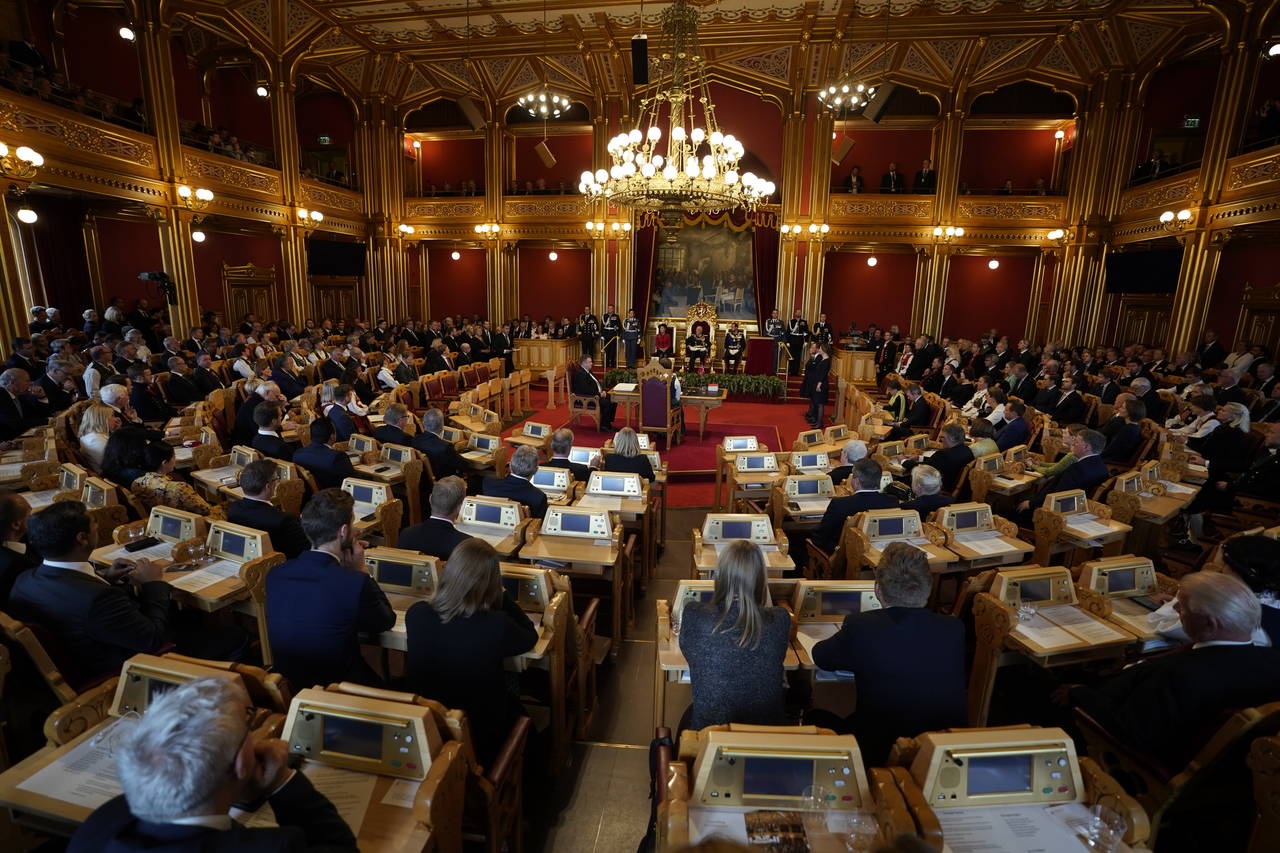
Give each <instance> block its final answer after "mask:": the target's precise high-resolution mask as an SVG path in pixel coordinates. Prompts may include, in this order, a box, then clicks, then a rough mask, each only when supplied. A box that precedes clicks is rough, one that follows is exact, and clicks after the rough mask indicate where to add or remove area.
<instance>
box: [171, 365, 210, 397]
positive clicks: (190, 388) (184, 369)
mask: <svg viewBox="0 0 1280 853" xmlns="http://www.w3.org/2000/svg"><path fill="white" fill-rule="evenodd" d="M168 366H169V381H168V382H167V383H165V393H166V394H167V395H168V397H169V402H170V403H172V404H173V405H175V406H179V407H186V406H190V405H191V404H192V403H195V402H197V401H199V400H203V399H204V398H205V395H204V394H202V393H201V392H200V389H199V388H197V387H196V384H195V382H193V381H192V379H191V368H190V367H188V366H187V362H186V360H185V359H181V358H177V357H174V358H171V359H169V365H168Z"/></svg>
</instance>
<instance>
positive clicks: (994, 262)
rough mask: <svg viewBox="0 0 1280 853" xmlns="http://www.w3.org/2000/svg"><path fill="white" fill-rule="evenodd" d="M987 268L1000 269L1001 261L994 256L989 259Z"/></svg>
mask: <svg viewBox="0 0 1280 853" xmlns="http://www.w3.org/2000/svg"><path fill="white" fill-rule="evenodd" d="M987 269H989V270H998V269H1000V262H999V261H997V260H996V259H995V258H992V259H991V260H989V261H987Z"/></svg>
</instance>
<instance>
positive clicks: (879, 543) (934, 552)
mask: <svg viewBox="0 0 1280 853" xmlns="http://www.w3.org/2000/svg"><path fill="white" fill-rule="evenodd" d="M921 538H923V537H921ZM894 542H907V543H908V544H912V546H913V547H915V548H919V549H920V550H921V551H924V553H925V556H926V557H928V558H929V571H931V572H933V573H934V574H938V573H940V572H945V571H946V570H947V569H948V567H950V566H952V565H953V564H954V563H955V562H956V561H957V560H959V559H960V556H959V555H958V554H956V553H954V552H952V551H951V550H949V549H947V548H943V547H942V546H941V545H934V544H933V543H932V542H926V543H924V544H914V543H911V542H910V540H909V539H907V538H906V537H903V538H901V539H868V540H867V545H866V550H865V555H866V558H867V562H868V563H870V564H871V565H872V566H878V565H880V556H881V555H882V554H883V553H884V549H885V548H888V547H889V546H890V545H892V544H893V543H894Z"/></svg>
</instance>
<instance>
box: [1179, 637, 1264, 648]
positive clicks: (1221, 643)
mask: <svg viewBox="0 0 1280 853" xmlns="http://www.w3.org/2000/svg"><path fill="white" fill-rule="evenodd" d="M1252 645H1253V640H1252V639H1249V640H1205V641H1204V642H1203V643H1196V644H1195V645H1193V646H1192V647H1191V648H1193V649H1207V648H1209V647H1210V646H1252Z"/></svg>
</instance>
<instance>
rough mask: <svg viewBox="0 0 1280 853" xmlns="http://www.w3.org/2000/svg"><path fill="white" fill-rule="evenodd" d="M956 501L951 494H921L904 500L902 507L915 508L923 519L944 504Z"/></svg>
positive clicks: (949, 504) (948, 504) (947, 504)
mask: <svg viewBox="0 0 1280 853" xmlns="http://www.w3.org/2000/svg"><path fill="white" fill-rule="evenodd" d="M955 502H956V499H955V498H953V497H951V495H942V494H938V495H921V496H920V497H918V498H914V499H912V500H909V501H903V503H902V509H914V510H915V511H916V512H918V513H920V518H921V519H926V518H928V517H929V513H931V512H933V511H934V510H935V509H941V508H942V507H944V506H951V505H952V504H953V503H955Z"/></svg>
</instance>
